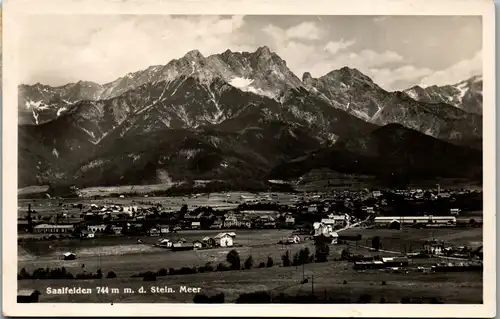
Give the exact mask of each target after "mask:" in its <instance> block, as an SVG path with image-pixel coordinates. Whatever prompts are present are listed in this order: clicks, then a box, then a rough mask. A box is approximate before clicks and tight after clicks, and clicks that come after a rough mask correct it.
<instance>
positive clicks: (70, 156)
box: [18, 47, 482, 188]
mask: <svg viewBox="0 0 500 319" xmlns="http://www.w3.org/2000/svg"><path fill="white" fill-rule="evenodd" d="M466 87H467V88H466ZM481 87H482V79H481V78H480V77H474V78H472V79H470V80H467V81H464V82H462V83H459V84H458V85H456V86H450V87H429V88H425V89H422V88H417V87H414V88H411V89H409V90H407V91H405V92H388V91H386V90H384V89H382V88H381V87H379V86H378V85H377V84H375V83H374V82H373V81H372V80H371V79H370V78H369V77H368V76H366V75H364V74H363V73H361V72H360V71H358V70H356V69H352V68H348V67H344V68H341V69H339V70H333V71H331V72H329V73H327V74H326V75H324V76H322V77H320V78H313V77H312V76H311V75H310V74H309V73H305V74H304V75H303V76H302V78H299V77H297V76H296V75H295V74H294V73H293V72H292V71H291V70H290V69H289V68H288V67H287V65H286V62H285V61H284V60H283V59H281V58H280V57H279V56H278V55H277V54H276V53H274V52H272V51H271V50H269V48H267V47H260V48H258V49H257V50H256V51H255V52H232V51H230V50H226V51H225V52H223V53H221V54H215V55H211V56H208V57H204V56H203V55H202V54H201V53H200V52H199V51H197V50H193V51H190V52H188V53H187V54H186V55H185V56H183V57H181V58H179V59H175V60H172V61H170V62H168V63H167V64H166V65H162V66H151V67H149V68H147V69H145V70H142V71H138V72H135V73H129V74H127V75H125V76H123V77H121V78H118V79H116V80H115V81H113V82H110V83H107V84H104V85H100V84H97V83H93V82H86V81H80V82H77V83H70V84H67V85H64V86H59V87H51V86H47V85H42V84H39V83H37V84H35V85H20V86H19V98H18V109H19V126H18V136H19V157H18V158H19V161H18V163H19V180H18V181H19V186H20V187H23V186H27V185H36V184H47V183H49V184H58V185H59V184H62V185H78V186H79V187H85V186H97V185H122V184H150V183H170V182H190V181H194V180H211V181H222V182H224V183H228V184H229V185H231V187H235V188H238V187H240V188H241V187H244V186H245V184H248V183H255V184H256V185H263V183H264V184H265V181H266V180H267V179H269V178H275V179H287V178H292V179H294V178H298V177H300V175H301V174H303V173H306V171H304V169H306V170H307V169H313V168H315V167H329V168H331V169H333V170H338V171H339V172H352V173H357V172H359V173H361V172H367V173H369V174H372V175H374V176H377V177H378V178H379V180H383V179H384V176H389V175H390V176H393V175H394V174H396V175H398V176H404V178H405V179H407V180H412V179H418V178H423V177H425V178H429V177H430V176H445V177H461V178H470V179H474V180H477V178H479V177H478V176H480V173H478V172H481V151H480V149H481V140H482V116H481V114H480V113H481V112H480V111H478V110H482V96H481ZM456 90H458V91H456ZM460 90H462V91H460ZM464 90H465V93H464V94H462V93H461V92H463V91H464ZM421 91H423V92H424V93H425V94H424V93H420V92H421ZM415 92H419V93H415ZM396 124H397V125H396ZM395 125H396V126H395ZM396 137H399V139H398V138H396ZM395 138H396V140H394V139H395ZM391 143H392V144H391ZM385 146H387V147H389V149H390V147H392V148H394V152H390V151H388V149H386V151H382V149H383V147H385ZM375 149H376V150H377V151H374V150H375ZM396 149H397V150H399V151H398V152H396V151H395V150H396ZM403 150H404V151H403ZM429 152H433V153H432V156H431V155H430V154H429ZM318 154H319V155H318ZM318 156H319V157H320V158H322V159H321V160H318ZM453 156H456V157H458V158H466V159H467V161H466V162H464V161H463V160H458V158H457V161H459V163H461V164H456V165H445V164H444V163H445V162H447V161H451V160H452V159H454V157H453ZM461 156H464V157H461ZM343 159H344V160H345V161H346V162H343V161H344V160H343ZM436 161H437V162H436ZM417 162H418V164H412V163H417ZM297 163H301V164H300V167H301V168H298V166H297V165H298V164H297ZM342 163H344V164H342ZM355 163H360V164H359V165H358V164H355ZM370 163H371V164H370ZM438 163H439V164H438ZM369 166H372V167H375V168H374V169H371V170H370V169H367V167H369ZM433 174H434V175H433ZM436 174H437V175H436Z"/></svg>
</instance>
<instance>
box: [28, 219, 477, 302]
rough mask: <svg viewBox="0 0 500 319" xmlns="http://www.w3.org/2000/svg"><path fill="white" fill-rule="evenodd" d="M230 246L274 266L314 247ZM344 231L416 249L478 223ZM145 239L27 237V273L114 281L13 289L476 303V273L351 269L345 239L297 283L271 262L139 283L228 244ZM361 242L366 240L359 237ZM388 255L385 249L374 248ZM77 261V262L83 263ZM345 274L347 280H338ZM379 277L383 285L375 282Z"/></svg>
mask: <svg viewBox="0 0 500 319" xmlns="http://www.w3.org/2000/svg"><path fill="white" fill-rule="evenodd" d="M235 232H236V233H237V237H236V243H237V244H238V247H236V249H237V250H238V252H239V253H240V256H241V259H242V261H244V260H245V259H246V258H247V256H249V255H252V257H253V259H254V265H255V266H257V265H258V264H259V263H260V262H266V260H267V258H268V256H271V257H272V258H273V260H274V262H275V263H276V264H281V255H283V253H284V252H285V251H286V250H289V251H290V252H291V255H293V254H294V253H295V252H296V251H298V250H299V249H300V248H302V247H305V246H307V247H309V248H310V250H311V251H312V252H314V246H313V245H312V243H311V242H308V241H305V242H303V243H302V244H299V245H278V244H277V242H278V241H279V240H280V239H282V238H283V237H285V236H286V235H288V234H289V233H290V231H289V230H236V231H235ZM215 233H217V231H182V232H179V233H178V234H175V235H174V236H175V238H180V237H183V238H185V239H186V240H187V241H192V240H194V239H200V238H203V237H204V236H208V235H211V236H213V235H215ZM346 233H361V234H362V236H363V239H362V241H361V242H360V244H361V245H364V244H365V243H367V244H368V246H369V245H370V241H371V238H372V237H373V236H380V237H381V241H382V245H383V248H384V249H387V250H394V251H404V247H407V249H408V247H409V246H410V245H412V246H413V249H420V248H421V245H422V243H423V241H424V240H427V239H431V238H440V239H443V240H448V241H450V242H452V243H454V244H455V245H459V244H460V245H465V244H467V245H469V246H470V247H477V245H476V246H475V245H474V244H479V243H480V242H481V240H482V239H481V238H482V231H481V229H478V228H467V229H432V230H429V229H423V230H418V229H410V228H408V229H403V230H401V231H400V230H389V229H353V230H349V231H347V232H346ZM142 239H143V240H144V241H145V242H146V243H148V244H138V243H137V237H133V238H132V237H130V238H127V237H108V238H96V239H93V240H68V239H65V240H58V241H49V242H47V241H32V242H22V243H20V247H19V248H20V249H19V253H18V254H19V269H20V268H25V269H26V270H28V271H30V272H31V271H33V270H34V269H36V268H39V267H44V268H45V267H50V268H55V267H65V268H66V269H67V270H68V271H70V272H71V273H73V274H76V273H81V272H83V271H88V272H94V273H95V271H96V270H97V269H99V268H100V269H102V271H103V273H104V274H106V273H107V272H108V271H111V270H112V271H114V272H115V273H116V274H117V277H118V278H116V279H101V280H20V281H18V283H19V287H20V288H35V289H38V290H40V291H41V292H42V293H43V295H42V296H41V299H40V300H41V301H42V302H67V301H71V302H191V301H192V298H193V296H194V295H193V294H188V293H172V294H154V296H152V295H151V294H149V293H146V294H139V293H136V294H125V293H123V289H124V288H132V289H133V290H135V291H138V289H139V288H140V287H141V286H143V287H145V288H146V290H147V289H149V288H148V287H150V286H169V287H173V288H174V289H178V287H179V286H180V285H187V286H191V287H200V288H202V291H203V293H205V294H215V293H218V292H224V294H225V297H226V302H231V301H234V300H235V299H236V298H237V296H238V295H239V294H241V293H246V292H250V291H257V290H273V291H274V292H275V293H276V294H278V293H281V292H286V293H287V294H288V293H290V294H296V293H305V292H307V293H309V292H311V290H312V289H314V291H315V293H317V294H321V295H328V296H332V295H333V296H337V295H341V296H344V297H346V296H347V297H346V298H350V300H356V298H359V295H361V294H367V293H368V294H370V295H371V296H372V297H373V301H374V302H378V301H379V300H380V298H382V297H383V298H385V300H386V301H387V302H399V301H400V299H401V298H402V297H405V296H406V297H412V296H415V297H422V296H424V297H429V298H430V297H435V298H438V299H440V300H443V301H444V302H445V303H480V302H481V300H482V299H481V298H482V297H481V296H482V274H481V273H446V274H442V273H409V274H396V273H386V272H381V271H375V270H373V271H363V272H359V271H354V270H353V269H352V265H351V264H348V263H347V262H344V261H334V260H333V259H335V258H338V257H340V254H341V251H342V250H343V249H344V248H346V246H345V245H332V246H331V250H330V261H329V262H328V263H318V264H316V263H315V264H308V265H306V266H305V267H304V276H306V277H309V278H311V277H312V276H314V278H311V281H314V287H313V286H312V283H311V282H309V283H307V284H303V285H301V284H300V281H301V279H302V276H303V273H302V267H281V266H278V265H276V266H274V267H271V268H264V269H252V270H245V271H229V272H210V273H202V274H192V275H174V276H167V277H158V279H157V281H156V282H152V283H150V282H143V281H142V279H141V278H130V276H131V275H133V274H137V273H138V272H143V271H158V270H160V269H161V268H165V269H169V268H180V267H184V266H188V267H190V266H201V265H204V264H205V263H207V262H209V263H212V265H214V266H215V265H217V264H218V263H219V262H224V261H225V258H226V255H227V253H228V252H229V250H230V249H229V248H217V249H210V250H197V251H184V252H171V251H169V250H165V249H162V248H156V247H152V245H151V244H152V243H153V242H154V241H156V240H157V239H155V238H154V237H149V238H145V237H143V238H142ZM364 241H366V242H364ZM349 249H350V250H351V251H352V252H354V253H362V254H374V252H370V251H369V250H367V249H364V248H362V247H356V246H354V245H351V246H350V247H349ZM66 251H72V252H74V253H76V255H77V260H74V261H64V260H62V258H61V254H62V253H64V252H66ZM377 254H380V255H383V256H390V255H391V253H383V252H380V253H377ZM436 261H437V260H434V259H432V260H422V261H420V260H415V261H414V262H415V263H420V262H423V263H427V264H428V263H432V262H436ZM82 266H83V268H82ZM344 280H345V281H346V282H347V283H346V284H344ZM381 281H386V282H387V285H381ZM64 286H69V287H73V286H75V287H89V288H92V289H93V293H92V294H91V295H64V296H60V295H47V294H45V293H44V292H45V290H46V288H47V287H54V288H57V287H64ZM98 286H107V287H110V288H111V287H116V288H119V289H120V291H121V292H120V293H117V294H108V295H106V294H97V292H96V287H98Z"/></svg>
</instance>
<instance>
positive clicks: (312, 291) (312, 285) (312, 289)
mask: <svg viewBox="0 0 500 319" xmlns="http://www.w3.org/2000/svg"><path fill="white" fill-rule="evenodd" d="M311 294H312V295H314V275H311Z"/></svg>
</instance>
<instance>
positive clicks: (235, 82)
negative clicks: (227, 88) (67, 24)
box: [229, 77, 276, 99]
mask: <svg viewBox="0 0 500 319" xmlns="http://www.w3.org/2000/svg"><path fill="white" fill-rule="evenodd" d="M253 83H254V80H252V79H248V78H242V77H233V78H232V79H231V80H229V84H230V85H231V86H233V87H235V88H237V89H239V90H241V91H243V92H250V93H254V94H257V95H261V96H265V97H269V98H271V99H275V98H276V94H275V93H273V92H270V91H266V90H263V89H261V88H256V87H253V86H252V84H253Z"/></svg>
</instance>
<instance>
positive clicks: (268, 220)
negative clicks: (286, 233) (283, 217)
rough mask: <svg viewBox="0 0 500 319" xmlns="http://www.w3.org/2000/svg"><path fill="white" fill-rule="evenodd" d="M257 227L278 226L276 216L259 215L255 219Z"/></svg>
mask: <svg viewBox="0 0 500 319" xmlns="http://www.w3.org/2000/svg"><path fill="white" fill-rule="evenodd" d="M255 227H257V228H276V221H275V219H274V217H272V216H269V215H263V216H259V217H258V218H257V219H256V220H255Z"/></svg>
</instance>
